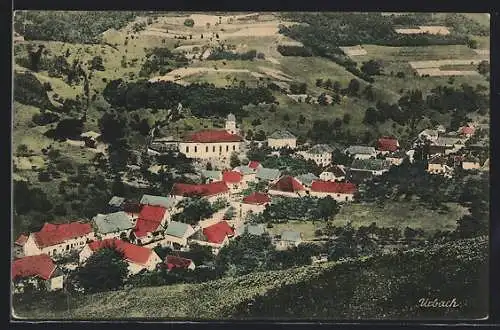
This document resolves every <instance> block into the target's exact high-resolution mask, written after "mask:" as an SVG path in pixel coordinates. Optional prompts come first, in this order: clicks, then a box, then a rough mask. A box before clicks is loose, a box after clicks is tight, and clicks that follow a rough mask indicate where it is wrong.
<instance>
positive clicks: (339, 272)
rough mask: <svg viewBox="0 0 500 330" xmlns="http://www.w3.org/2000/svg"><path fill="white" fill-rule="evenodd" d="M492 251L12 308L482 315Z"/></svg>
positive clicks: (335, 316) (288, 315)
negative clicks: (442, 303) (434, 303)
mask: <svg viewBox="0 0 500 330" xmlns="http://www.w3.org/2000/svg"><path fill="white" fill-rule="evenodd" d="M487 253H488V239H487V238H486V237H479V238H474V239H467V240H460V241H455V242H448V243H443V244H436V245H433V246H429V247H425V248H421V249H415V250H410V251H408V252H404V253H400V254H396V255H382V256H375V257H371V258H360V259H358V260H351V261H345V262H340V263H333V262H329V263H325V264H321V265H312V266H306V267H300V268H294V269H289V270H283V271H269V272H262V273H254V274H250V275H245V276H241V277H236V278H224V279H221V280H216V281H212V282H206V283H201V284H182V285H171V286H164V287H146V288H134V289H129V290H122V291H114V292H105V293H99V294H93V295H87V296H71V297H70V298H69V299H68V300H66V297H64V296H60V297H59V299H58V300H57V301H56V300H50V299H48V300H47V301H44V302H43V303H38V304H36V308H31V309H28V308H27V307H26V306H23V307H16V306H14V309H15V310H16V312H15V315H16V316H18V317H21V318H22V317H23V315H24V316H29V317H30V319H31V318H33V319H39V318H44V319H74V318H76V319H105V320H110V319H121V320H123V319H133V318H144V317H147V318H154V319H189V320H203V319H205V320H207V319H208V320H210V319H222V320H229V319H280V320H284V319H301V320H304V319H314V320H318V319H322V320H343V319H351V320H352V319H379V320H380V319H395V318H396V319H414V318H419V319H422V318H425V319H446V318H451V319H453V318H457V317H459V318H480V317H484V316H486V315H487V310H488V298H487V297H488V294H487V290H488V289H487V283H488V278H487V274H488V271H487V269H488V268H487ZM478 288H479V290H478ZM425 298H428V299H430V300H433V299H439V300H451V299H453V298H455V299H456V302H457V303H458V304H459V307H458V308H421V307H419V300H420V299H425ZM68 301H69V310H68Z"/></svg>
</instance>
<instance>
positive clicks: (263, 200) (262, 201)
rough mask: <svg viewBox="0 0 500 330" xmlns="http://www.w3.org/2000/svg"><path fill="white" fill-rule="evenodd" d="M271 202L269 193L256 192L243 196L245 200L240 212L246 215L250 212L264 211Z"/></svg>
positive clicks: (241, 204)
mask: <svg viewBox="0 0 500 330" xmlns="http://www.w3.org/2000/svg"><path fill="white" fill-rule="evenodd" d="M270 203H271V198H270V197H269V195H268V194H265V193H261V192H254V193H252V194H250V195H248V196H246V197H244V198H243V201H242V202H241V203H240V214H242V216H245V215H247V214H248V213H249V212H253V213H262V212H264V210H265V209H266V206H267V205H269V204H270Z"/></svg>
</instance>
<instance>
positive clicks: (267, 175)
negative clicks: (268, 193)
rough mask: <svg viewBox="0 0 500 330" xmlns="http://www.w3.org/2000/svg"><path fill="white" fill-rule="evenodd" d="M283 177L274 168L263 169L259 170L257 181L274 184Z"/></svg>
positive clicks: (256, 176)
mask: <svg viewBox="0 0 500 330" xmlns="http://www.w3.org/2000/svg"><path fill="white" fill-rule="evenodd" d="M280 176H281V171H280V170H277V169H274V168H265V167H261V168H259V169H257V173H256V175H255V179H256V180H257V181H258V182H267V183H274V182H276V180H278V179H279V178H280Z"/></svg>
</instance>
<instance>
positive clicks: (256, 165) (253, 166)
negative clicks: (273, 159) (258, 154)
mask: <svg viewBox="0 0 500 330" xmlns="http://www.w3.org/2000/svg"><path fill="white" fill-rule="evenodd" d="M259 166H260V163H259V162H258V161H256V160H252V161H250V163H248V167H249V168H251V169H253V170H256V169H257V168H259Z"/></svg>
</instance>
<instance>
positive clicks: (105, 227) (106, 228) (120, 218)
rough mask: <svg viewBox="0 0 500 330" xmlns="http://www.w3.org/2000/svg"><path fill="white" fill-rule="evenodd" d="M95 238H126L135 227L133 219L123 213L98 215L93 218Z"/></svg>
mask: <svg viewBox="0 0 500 330" xmlns="http://www.w3.org/2000/svg"><path fill="white" fill-rule="evenodd" d="M93 225H94V231H95V235H96V237H98V238H100V239H108V238H120V237H122V236H126V237H128V235H129V234H130V231H131V230H132V229H133V228H134V226H135V221H134V220H133V218H132V217H131V216H130V215H128V214H127V213H125V212H123V211H119V212H114V213H110V214H98V215H96V216H95V217H94V218H93Z"/></svg>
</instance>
